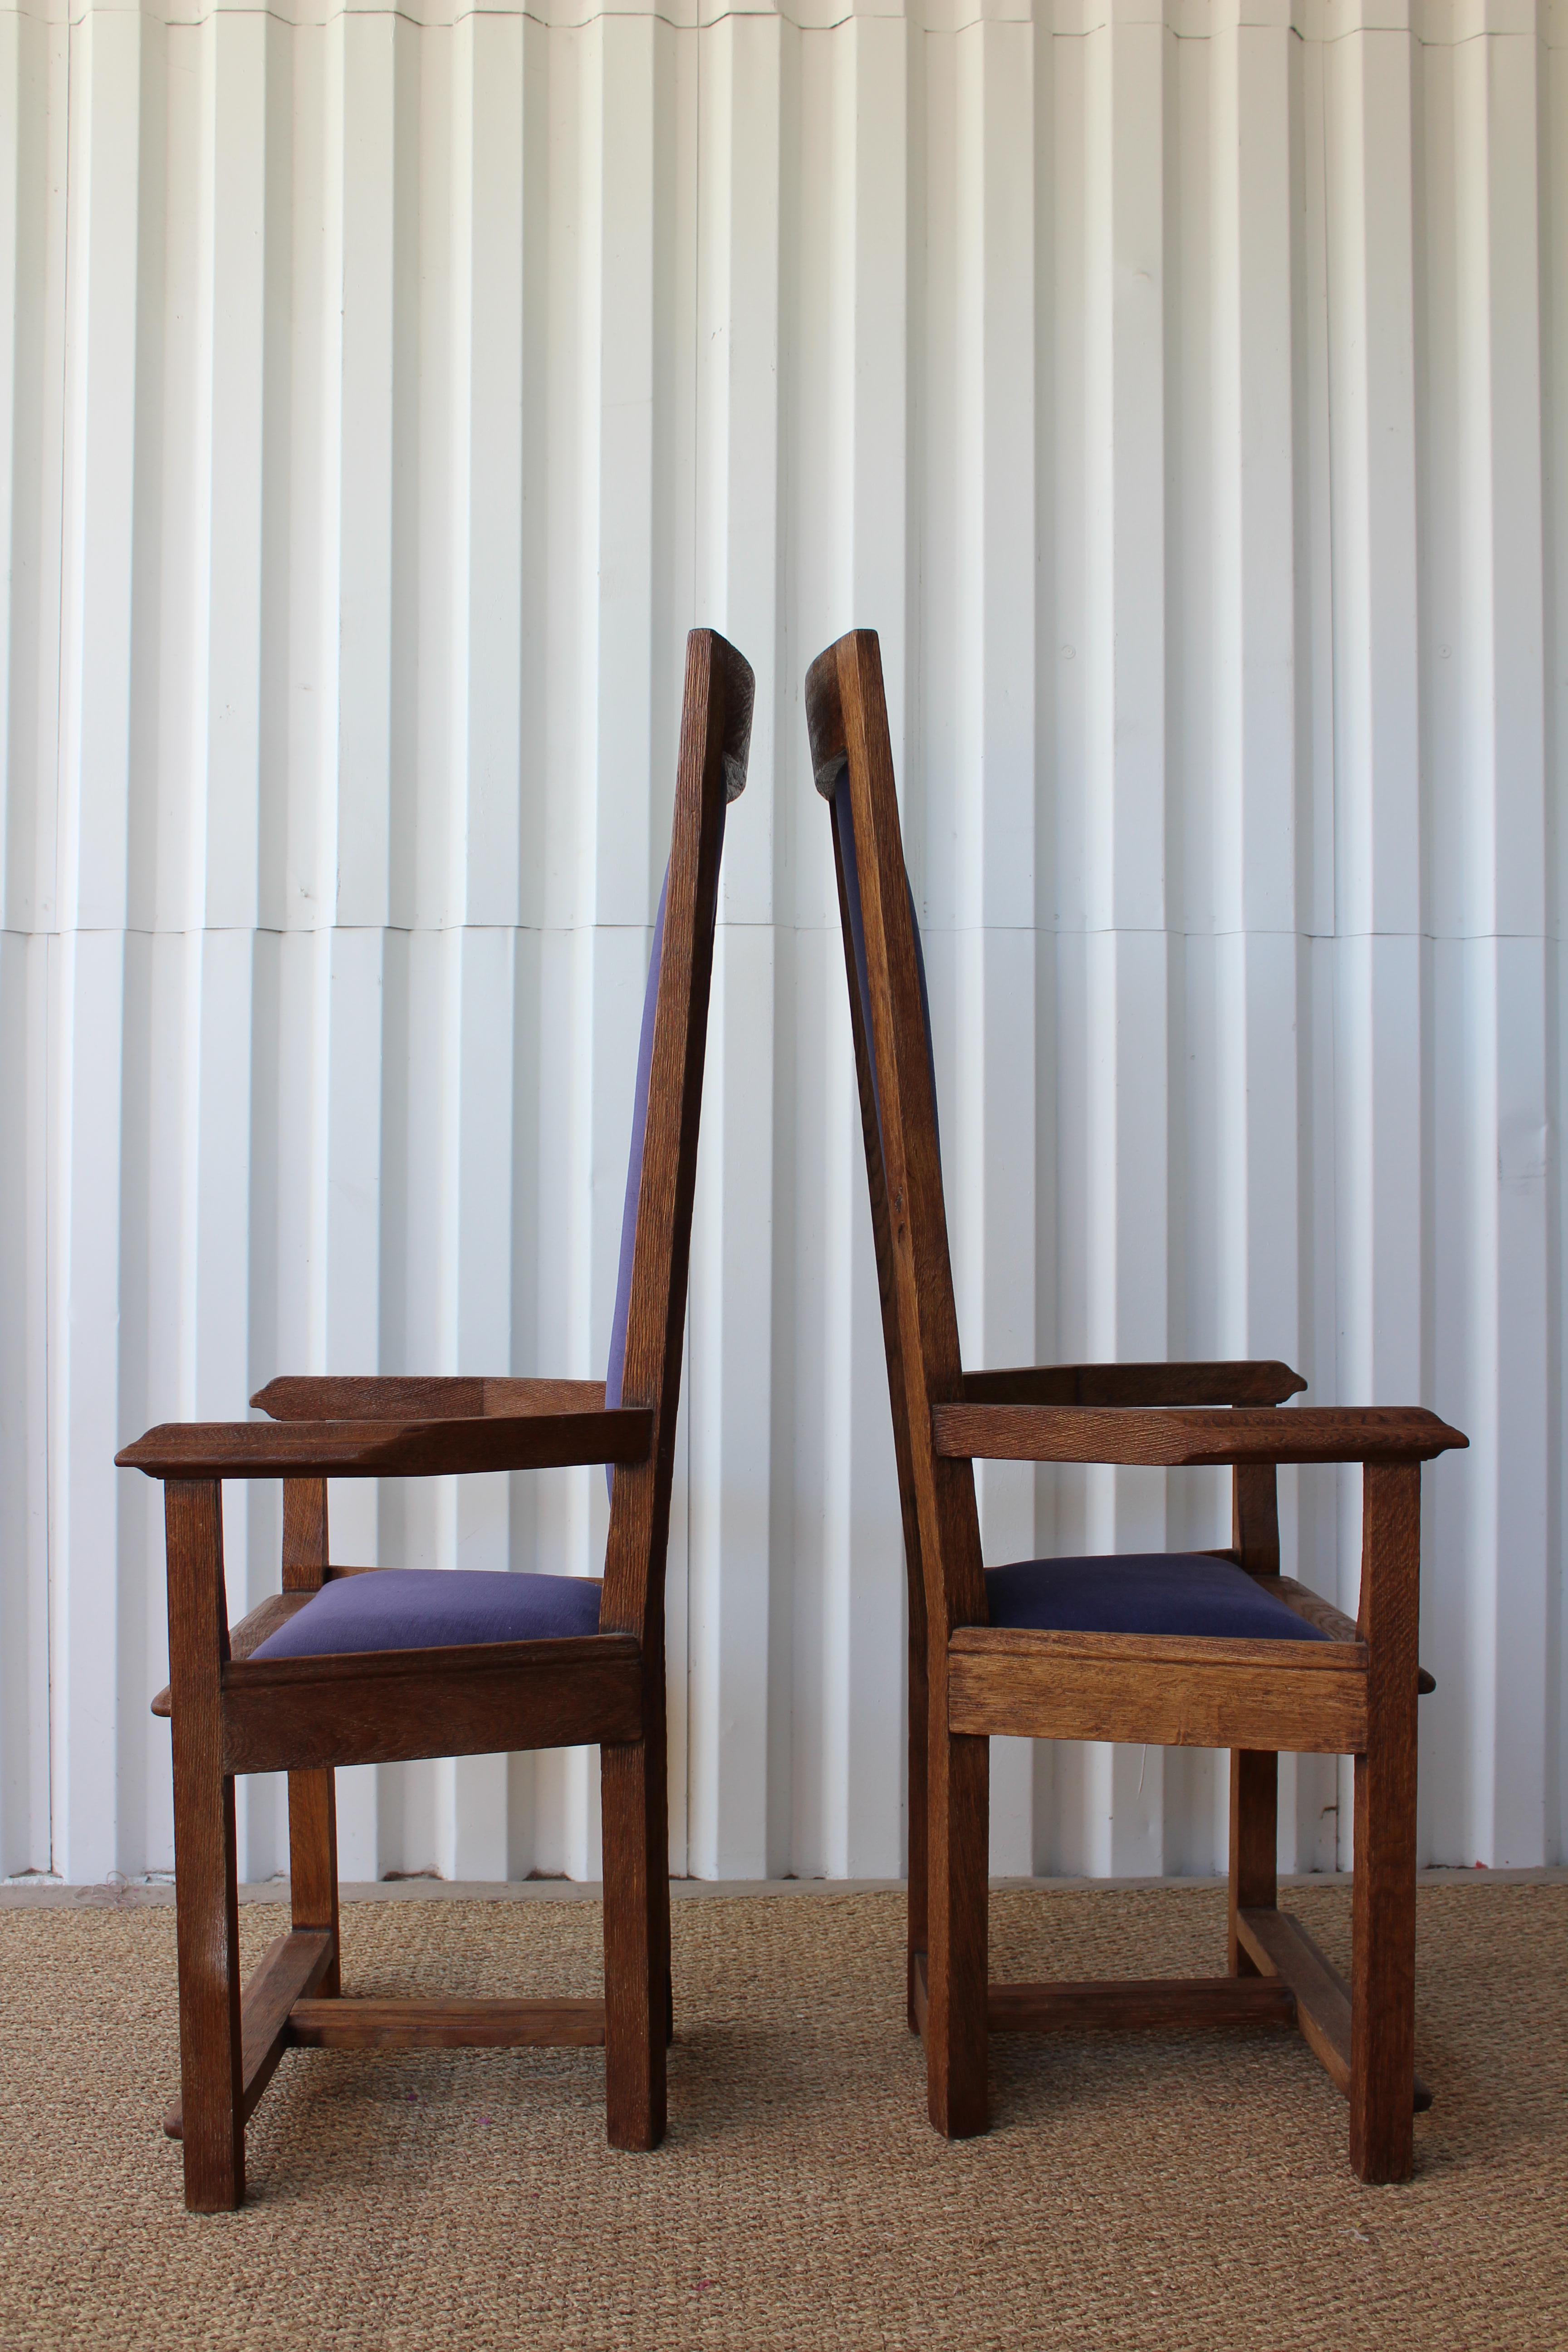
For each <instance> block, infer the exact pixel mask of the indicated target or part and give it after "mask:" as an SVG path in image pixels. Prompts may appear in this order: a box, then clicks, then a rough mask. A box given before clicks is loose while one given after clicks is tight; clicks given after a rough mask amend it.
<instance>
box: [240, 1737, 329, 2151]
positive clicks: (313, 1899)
mask: <svg viewBox="0 0 1568 2352" xmlns="http://www.w3.org/2000/svg"><path fill="white" fill-rule="evenodd" d="M289 1916H290V1917H291V1918H292V1920H293V1923H294V1928H295V1932H296V1933H297V1934H309V1933H310V1932H311V1931H312V1930H315V1931H318V1932H320V1933H322V1934H324V1935H326V1936H327V1937H329V1939H330V1941H331V1952H330V1954H329V1956H328V1960H327V1965H326V1967H325V1968H324V1969H322V1971H321V1977H320V1979H318V1990H320V1991H321V1996H322V1998H323V2000H331V1999H333V1998H335V1996H336V1995H337V1994H338V1993H340V1992H341V1991H342V1974H341V1953H342V1939H341V1926H340V1922H339V1918H338V1800H337V1784H336V1781H335V1780H334V1779H333V1776H332V1774H331V1771H330V1770H320V1771H314V1772H301V1771H292V1772H290V1773H289ZM248 2112H249V2110H248V2109H247V2113H248Z"/></svg>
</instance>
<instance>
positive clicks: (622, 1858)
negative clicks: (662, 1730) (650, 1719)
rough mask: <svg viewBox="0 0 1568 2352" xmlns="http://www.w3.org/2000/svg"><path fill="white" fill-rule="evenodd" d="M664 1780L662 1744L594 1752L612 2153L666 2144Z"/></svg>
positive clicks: (630, 1744)
mask: <svg viewBox="0 0 1568 2352" xmlns="http://www.w3.org/2000/svg"><path fill="white" fill-rule="evenodd" d="M661 1722H662V1718H661ZM664 1773H665V1755H664V1747H663V1743H662V1741H661V1742H660V1743H659V1744H658V1745H657V1746H655V1745H653V1744H651V1743H649V1742H647V1741H646V1740H637V1741H634V1742H626V1743H623V1744H621V1745H616V1746H612V1745H608V1744H606V1745H605V1747H604V1748H602V1749H601V1751H600V1799H601V1813H602V1819H603V1837H604V1848H605V2131H606V2134H607V2136H608V2138H609V2143H610V2146H611V2147H626V2148H645V2147H658V2143H659V2141H660V2140H661V2139H662V2138H663V2137H664V2129H665V2106H666V2098H667V2091H666V2050H667V2046H668V2038H669V2030H670V2019H669V2001H670V1995H669V1832H668V1829H667V1827H666V1825H665V1824H666V1810H665V1808H666V1798H665V1780H664Z"/></svg>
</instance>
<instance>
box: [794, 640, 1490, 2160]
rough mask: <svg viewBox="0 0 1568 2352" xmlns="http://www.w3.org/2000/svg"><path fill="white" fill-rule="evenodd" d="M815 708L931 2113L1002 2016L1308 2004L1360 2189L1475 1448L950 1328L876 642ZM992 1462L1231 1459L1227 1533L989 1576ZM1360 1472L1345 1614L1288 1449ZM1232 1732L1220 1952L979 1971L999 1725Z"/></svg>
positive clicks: (847, 643) (1281, 1386)
mask: <svg viewBox="0 0 1568 2352" xmlns="http://www.w3.org/2000/svg"><path fill="white" fill-rule="evenodd" d="M806 716H807V722H808V726H809V730H810V736H811V754H812V766H813V771H814V775H815V781H816V787H817V790H818V791H819V792H820V793H822V794H823V796H824V797H825V798H826V800H827V802H828V803H829V806H830V808H831V811H832V823H833V841H834V851H835V857H836V862H837V876H838V893H839V908H840V914H841V917H842V927H843V932H844V947H845V966H846V971H847V981H848V995H849V1009H850V1018H851V1023H852V1025H853V1029H854V1037H855V1057H856V1066H857V1071H858V1081H859V1095H860V1109H861V1124H862V1129H863V1133H864V1139H865V1150H866V1169H867V1177H868V1183H869V1188H870V1195H871V1211H872V1223H873V1228H874V1232H875V1236H876V1254H877V1266H878V1276H879V1286H880V1290H881V1297H882V1328H883V1337H884V1342H885V1348H886V1354H887V1362H888V1380H889V1393H890V1398H891V1404H892V1420H893V1435H894V1446H895V1452H896V1454H897V1459H898V1472H899V1486H900V1502H901V1507H902V1514H903V1528H904V1543H905V1553H906V1560H907V1566H908V1576H909V1618H910V1784H909V1791H910V1895H909V1990H908V1999H909V2013H910V2025H911V2028H912V2029H913V2030H914V2031H916V2032H920V2033H921V2034H922V2035H923V2036H924V2041H925V2049H926V2066H927V2091H928V2104H929V2109H930V2114H931V2122H932V2123H933V2125H934V2126H936V2128H937V2129H938V2130H939V2131H941V2132H943V2133H945V2134H947V2135H948V2136H949V2137H963V2136H964V2135H967V2134H970V2133H973V2132H977V2131H982V2130H984V2126H985V2121H986V2050H987V2036H988V2033H991V2032H1008V2031H1012V2032H1017V2031H1039V2032H1043V2031H1046V2030H1048V2029H1050V2028H1053V2027H1068V2026H1078V2027H1083V2026H1089V2025H1100V2026H1109V2025H1118V2026H1130V2025H1137V2024H1143V2025H1148V2024H1158V2023H1179V2024H1184V2025H1194V2024H1199V2023H1224V2024H1236V2023H1241V2022H1252V2023H1258V2024H1269V2023H1272V2024H1280V2025H1286V2024H1295V2025H1297V2026H1299V2027H1300V2031H1301V2032H1302V2033H1303V2034H1304V2036H1305V2037H1306V2039H1307V2041H1308V2042H1309V2044H1310V2047H1311V2048H1312V2049H1313V2051H1314V2052H1315V2053H1317V2055H1318V2057H1319V2058H1320V2059H1321V2062H1322V2063H1323V2064H1324V2066H1325V2067H1326V2068H1327V2070H1328V2072H1329V2074H1331V2077H1332V2079H1333V2080H1334V2082H1335V2083H1336V2084H1338V2086H1339V2088H1340V2089H1341V2090H1342V2092H1345V2093H1346V2094H1347V2095H1348V2097H1349V2100H1350V2109H1351V2162H1352V2166H1353V2168H1354V2169H1355V2170H1356V2172H1357V2173H1358V2174H1359V2175H1360V2176H1361V2178H1362V2179H1363V2180H1368V2181H1382V2180H1397V2179H1403V2178H1405V2175H1406V2174H1407V2173H1408V2172H1409V2170H1410V2168H1411V2164H1412V2160H1413V2138H1412V2126H1411V2118H1412V2115H1413V2113H1414V2111H1415V2107H1416V2105H1424V2104H1427V2103H1428V2095H1427V2094H1426V2092H1425V2090H1424V2087H1423V2086H1422V2085H1421V2084H1419V2083H1418V2082H1417V2080H1416V2077H1415V2042H1414V2032H1415V1748H1416V1741H1415V1709H1416V1696H1417V1676H1418V1667H1417V1661H1416V1652H1415V1636H1416V1620H1417V1610H1418V1604H1419V1556H1420V1482H1421V1470H1420V1465H1421V1464H1422V1463H1423V1462H1424V1461H1427V1460H1429V1459H1430V1458H1431V1457H1432V1456H1433V1455H1435V1454H1439V1453H1441V1452H1443V1451H1444V1450H1445V1449H1446V1448H1448V1447H1452V1446H1462V1445H1464V1444H1466V1443H1467V1441H1466V1440H1465V1438H1464V1437H1463V1436H1461V1435H1460V1434H1459V1433H1458V1431H1457V1430H1453V1429H1450V1428H1448V1427H1447V1426H1446V1425H1445V1424H1444V1423H1442V1422H1441V1421H1439V1420H1438V1419H1437V1417H1436V1415H1435V1414H1434V1413H1431V1412H1423V1411H1419V1410H1409V1411H1405V1410H1390V1409H1367V1410H1364V1411H1356V1412H1344V1411H1321V1410H1310V1409H1303V1408H1293V1409H1292V1410H1290V1411H1289V1412H1281V1411H1279V1407H1280V1406H1282V1405H1283V1404H1285V1402H1286V1401H1287V1400H1288V1399H1289V1398H1290V1397H1291V1396H1293V1395H1294V1394H1295V1393H1296V1392H1297V1391H1300V1390H1301V1389H1302V1388H1304V1387H1305V1385H1306V1383H1305V1382H1304V1381H1302V1380H1301V1379H1300V1375H1299V1374H1297V1373H1296V1372H1294V1371H1292V1370H1290V1369H1289V1366H1288V1365H1285V1364H1281V1363H1273V1362H1260V1363H1208V1364H1124V1365H1103V1364H1085V1365H1066V1366H1055V1367H1045V1368H1040V1369H1033V1368H1025V1369H1020V1370H1010V1371H994V1372H970V1371H966V1370H964V1368H963V1362H962V1360H961V1358H960V1352H959V1344H958V1326H957V1319H956V1314H955V1308H954V1302H953V1290H952V1272H951V1268H950V1264H949V1257H948V1243H947V1225H946V1213H945V1209H944V1205H943V1199H942V1163H941V1155H940V1146H939V1139H938V1131H937V1118H936V1092H935V1079H934V1074H933V1069H932V1064H931V1038H930V1027H929V1022H928V1020H927V1018H926V1014H925V982H924V971H923V966H922V962H921V947H920V935H919V927H918V925H917V922H916V919H915V914H914V905H913V900H912V898H911V896H910V887H909V882H908V877H907V875H906V871H905V866H904V858H903V849H902V845H901V840H900V829H899V812H898V802H897V797H896V793H895V789H894V780H893V767H892V753H891V746H890V741H889V729H888V716H887V706H886V701H885V698H884V693H883V686H882V674H881V661H880V655H879V648H878V642H877V638H876V636H875V635H874V634H873V633H872V632H870V631H866V630H862V631H857V632H855V633H854V634H852V635H848V636H846V637H843V638H840V640H839V641H838V643H837V645H835V646H830V647H829V648H828V650H827V651H826V653H824V654H823V655H821V656H819V658H818V659H817V660H816V662H815V663H814V664H813V666H812V667H811V670H810V673H809V675H808V677H807V680H806ZM977 1459H987V1460H1005V1461H1035V1462H1045V1461H1054V1462H1080V1463H1090V1462H1093V1463H1112V1464H1141V1465H1163V1466H1166V1467H1174V1466H1176V1465H1185V1464H1209V1465H1229V1466H1230V1468H1231V1469H1232V1472H1233V1482H1234V1487H1233V1491H1234V1507H1233V1538H1232V1543H1231V1545H1230V1547H1229V1548H1228V1549H1226V1551H1224V1552H1223V1553H1215V1554H1205V1553H1172V1554H1156V1555H1142V1556H1139V1557H1122V1558H1110V1559H1058V1560H1030V1561H1019V1562H1016V1563H1014V1564H1012V1565H1009V1566H1005V1567H1001V1568H995V1569H992V1570H986V1569H985V1567H984V1563H983V1560H982V1556H981V1548H980V1531H979V1521H978V1516H977V1512H976V1506H975V1492H974V1475H973V1463H974V1461H975V1460H977ZM1282 1462H1359V1463H1361V1464H1362V1465H1363V1494H1364V1508H1363V1569H1362V1583H1361V1601H1360V1613H1359V1616H1358V1618H1357V1620H1356V1621H1355V1622H1352V1621H1351V1620H1350V1619H1349V1618H1348V1617H1346V1616H1344V1615H1342V1613H1341V1612H1340V1611H1339V1610H1337V1609H1335V1608H1333V1607H1332V1606H1331V1605H1330V1604H1329V1603H1328V1602H1326V1601H1321V1600H1320V1599H1319V1598H1317V1596H1316V1595H1314V1594H1312V1593H1311V1592H1310V1591H1307V1590H1306V1589H1305V1588H1304V1587H1303V1586H1301V1585H1300V1584H1298V1583H1296V1582H1294V1581H1293V1580H1290V1579H1289V1578H1287V1577H1284V1576H1282V1575H1281V1574H1280V1573H1279V1523H1278V1516H1277V1507H1276V1496H1275V1484H1276V1480H1275V1472H1276V1465H1278V1464H1279V1463H1282ZM998 1733H1003V1734H1009V1735H1012V1736H1015V1737H1019V1736H1021V1737H1025V1738H1040V1739H1097V1740H1127V1741H1142V1742H1148V1743H1150V1744H1152V1745H1158V1746H1187V1747H1201V1748H1228V1749H1229V1750H1230V1751H1231V1779H1230V1792H1231V1853H1230V1905H1229V1953H1228V1970H1227V1973H1226V1975H1225V1976H1223V1977H1214V1978H1203V1979H1190V1980H1189V1979H1170V1980H1158V1979H1155V1980H1150V1981H1141V1982H1135V1983H1125V1984H1057V1985H1013V1986H1006V1985H993V1984H991V1983H990V1982H989V1972H988V1966H987V1949H986V1945H987V1937H986V1861H987V1807H988V1785H989V1784H988V1775H989V1742H990V1739H991V1738H992V1737H993V1736H994V1735H995V1734H998ZM1281 1749H1297V1750H1305V1751H1321V1752H1326V1753H1329V1754H1338V1755H1345V1754H1348V1755H1352V1756H1353V1757H1354V1759H1355V1876H1354V1895H1353V1945H1354V1958H1353V1964H1352V1983H1351V1984H1350V1985H1349V1986H1346V1985H1345V1984H1344V1982H1343V1980H1342V1979H1341V1978H1340V1977H1339V1975H1338V1974H1337V1972H1336V1971H1335V1970H1334V1969H1332V1967H1331V1965H1330V1963H1329V1961H1328V1960H1327V1959H1326V1958H1324V1956H1323V1954H1322V1953H1321V1951H1320V1949H1319V1948H1318V1947H1317V1945H1316V1944H1315V1943H1314V1942H1313V1940H1312V1938H1311V1937H1310V1936H1309V1935H1308V1933H1307V1931H1306V1929H1305V1928H1304V1927H1302V1926H1301V1925H1300V1922H1299V1921H1298V1920H1296V1919H1294V1918H1292V1917H1291V1916H1289V1913H1287V1912H1284V1911H1281V1910H1280V1909H1279V1906H1278V1902H1277V1888H1276V1877H1275V1845H1276V1822H1275V1816H1276V1786H1277V1759H1278V1753H1279V1750H1281Z"/></svg>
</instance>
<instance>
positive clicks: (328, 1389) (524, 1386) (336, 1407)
mask: <svg viewBox="0 0 1568 2352" xmlns="http://www.w3.org/2000/svg"><path fill="white" fill-rule="evenodd" d="M250 1402H251V1403H252V1404H253V1405H255V1406H257V1407H258V1409H259V1410H260V1411H261V1412H266V1413H270V1414H271V1416H272V1418H273V1420H274V1421H478V1420H481V1419H489V1417H490V1416H492V1415H497V1414H499V1415H501V1416H504V1417H513V1416H516V1415H517V1414H520V1413H530V1412H603V1411H604V1409H605V1383H604V1381H545V1380H527V1381H514V1380H492V1379H490V1378H489V1376H488V1375H486V1376H484V1377H482V1378H473V1379H466V1378H464V1377H463V1376H462V1375H460V1374H459V1375H458V1377H456V1378H451V1379H444V1378H431V1379H412V1380H407V1379H398V1378H395V1377H394V1378H391V1379H382V1378H380V1377H378V1376H375V1375H361V1374H359V1373H353V1374H350V1375H346V1376H344V1375H340V1374H336V1373H331V1372H329V1373H326V1374H324V1375H313V1374H302V1375H300V1376H295V1375H293V1374H288V1375H285V1376H284V1377H283V1378H282V1379H280V1380H276V1381H268V1383H267V1386H266V1387H265V1388H264V1389H258V1390H257V1391H256V1394H255V1395H254V1396H253V1397H252V1398H251V1400H250Z"/></svg>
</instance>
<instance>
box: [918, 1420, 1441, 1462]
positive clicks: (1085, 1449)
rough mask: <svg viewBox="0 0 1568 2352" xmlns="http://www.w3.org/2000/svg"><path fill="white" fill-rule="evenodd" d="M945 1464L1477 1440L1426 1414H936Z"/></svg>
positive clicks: (1392, 1456)
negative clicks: (1470, 1438) (1461, 1434)
mask: <svg viewBox="0 0 1568 2352" xmlns="http://www.w3.org/2000/svg"><path fill="white" fill-rule="evenodd" d="M931 1436H932V1442H933V1444H934V1447H935V1451H936V1452H937V1454H939V1455H941V1456H942V1457H944V1458H948V1459H952V1460H957V1461H975V1462H980V1461H985V1462H1115V1463H1125V1464H1127V1465H1129V1466H1130V1467H1136V1466H1138V1465H1148V1466H1151V1467H1153V1468H1163V1469H1167V1470H1174V1469H1180V1468H1184V1467H1190V1468H1205V1467H1211V1468H1223V1467H1224V1466H1225V1465H1227V1464H1230V1463H1265V1462H1268V1463H1274V1462H1394V1461H1409V1462H1429V1461H1431V1459H1432V1458H1433V1456H1434V1455H1435V1454H1442V1453H1445V1452H1447V1450H1448V1449H1449V1448H1451V1447H1453V1446H1462V1445H1468V1444H1469V1440H1468V1438H1467V1437H1461V1436H1460V1434H1459V1433H1458V1431H1457V1430H1453V1429H1450V1428H1449V1427H1448V1426H1447V1423H1445V1422H1441V1421H1439V1420H1438V1418H1437V1416H1436V1413H1435V1412H1426V1410H1425V1409H1424V1408H1423V1407H1421V1406H1419V1405H1412V1406H1409V1407H1405V1406H1389V1405H1366V1406H1363V1407H1362V1408H1361V1409H1359V1410H1358V1411H1355V1412H1347V1411H1342V1410H1341V1409H1340V1408H1339V1407H1338V1406H1334V1405H1294V1406H1292V1407H1291V1409H1290V1411H1289V1412H1274V1411H1272V1410H1271V1409H1269V1408H1267V1407H1259V1408H1258V1410H1257V1411H1254V1410H1253V1409H1252V1408H1251V1407H1250V1406H1246V1405H1241V1406H1237V1407H1236V1408H1235V1409H1234V1410H1233V1411H1231V1412H1184V1411H1181V1410H1179V1409H1176V1408H1174V1407H1169V1408H1162V1409H1161V1410H1160V1411H1158V1412H1153V1411H1150V1412H1144V1411H1132V1412H1100V1411H1097V1410H1096V1409H1094V1408H1092V1407H1089V1406H1074V1405H1039V1406H1037V1405H1007V1404H933V1406H932V1407H931Z"/></svg>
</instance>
